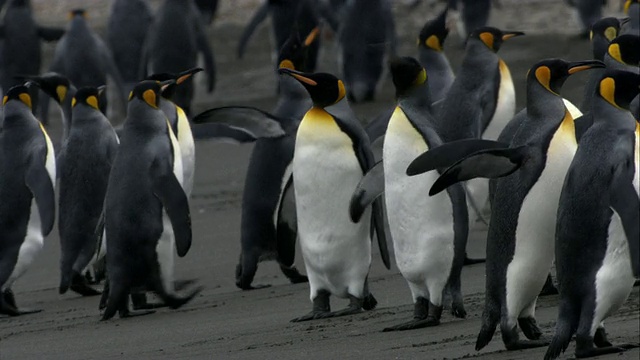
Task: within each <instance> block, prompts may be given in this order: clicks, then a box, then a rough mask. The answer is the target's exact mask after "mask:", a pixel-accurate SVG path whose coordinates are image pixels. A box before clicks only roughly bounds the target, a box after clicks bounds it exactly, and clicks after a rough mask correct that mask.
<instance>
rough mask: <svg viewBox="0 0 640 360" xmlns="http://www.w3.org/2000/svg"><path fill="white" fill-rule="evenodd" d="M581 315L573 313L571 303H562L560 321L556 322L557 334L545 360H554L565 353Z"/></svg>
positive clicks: (559, 311) (559, 314)
mask: <svg viewBox="0 0 640 360" xmlns="http://www.w3.org/2000/svg"><path fill="white" fill-rule="evenodd" d="M578 320H579V314H577V313H576V312H574V311H572V306H571V304H570V303H569V301H566V300H565V301H562V302H561V303H560V308H559V310H558V320H557V322H556V332H555V334H554V335H553V339H551V344H550V345H549V347H548V348H547V353H546V354H545V355H544V360H552V359H555V358H557V357H558V356H560V354H561V353H564V352H565V350H567V347H568V346H569V343H570V342H571V336H573V334H574V333H575V331H576V328H577V327H578Z"/></svg>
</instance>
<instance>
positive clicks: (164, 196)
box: [102, 80, 201, 320]
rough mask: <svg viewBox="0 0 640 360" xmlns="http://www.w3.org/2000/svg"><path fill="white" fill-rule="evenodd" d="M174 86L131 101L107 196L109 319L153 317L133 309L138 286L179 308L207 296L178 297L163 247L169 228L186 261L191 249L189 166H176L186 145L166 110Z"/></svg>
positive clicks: (152, 87)
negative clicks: (185, 177)
mask: <svg viewBox="0 0 640 360" xmlns="http://www.w3.org/2000/svg"><path fill="white" fill-rule="evenodd" d="M168 83H169V82H166V83H164V84H163V83H159V82H156V81H150V80H147V81H143V82H140V83H138V85H136V87H134V90H133V92H132V93H131V96H130V101H129V107H128V111H127V119H126V120H125V123H124V127H123V131H122V137H121V138H120V146H119V148H118V153H117V155H116V158H115V160H114V163H113V166H112V168H111V173H110V175H109V182H108V186H107V194H106V199H105V224H104V226H105V231H106V238H107V250H108V251H107V272H108V274H109V291H108V300H107V303H106V309H105V311H104V314H103V317H102V319H103V320H107V319H109V318H111V317H113V315H115V312H116V311H118V312H119V313H120V317H127V316H132V315H140V314H148V313H149V311H146V312H140V313H137V312H131V311H130V310H129V306H128V295H129V293H130V292H131V291H132V289H135V288H141V287H144V288H146V287H149V288H151V289H153V291H155V292H156V293H157V294H158V295H159V296H160V298H161V299H162V300H163V301H164V302H165V303H166V304H168V305H169V306H170V307H171V308H177V307H180V306H182V305H183V304H185V303H186V302H188V301H190V300H191V299H193V297H195V296H196V295H197V294H198V293H199V292H200V291H201V288H197V289H195V290H192V291H191V292H190V293H189V294H187V295H186V296H184V297H181V296H178V295H176V294H175V293H174V291H173V289H172V288H171V286H172V285H173V282H172V279H171V276H172V275H173V274H172V272H171V269H170V268H167V264H166V263H164V260H166V259H167V258H168V257H167V255H166V252H167V251H171V250H172V249H166V248H162V247H161V245H162V244H161V243H160V239H161V238H162V237H163V236H164V234H163V233H164V232H167V231H169V232H172V233H173V234H174V235H175V247H176V249H177V253H178V256H180V257H182V256H185V255H186V253H187V252H188V250H189V248H190V246H191V220H190V213H189V203H188V199H187V197H186V195H185V193H184V190H183V188H182V184H181V182H180V180H181V179H180V177H182V169H181V168H179V166H178V167H176V163H180V157H179V154H180V152H179V147H178V145H177V141H176V140H175V136H174V135H173V132H172V130H171V126H170V125H169V123H168V121H167V118H166V116H165V115H164V113H163V112H162V110H160V108H159V105H160V96H161V95H160V94H161V91H162V87H163V86H164V85H167V84H168ZM133 154H135V155H133ZM143 209H144V211H142V210H143ZM165 217H168V219H169V221H166V219H165ZM171 256H172V254H171Z"/></svg>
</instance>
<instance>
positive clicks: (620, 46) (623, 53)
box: [607, 34, 640, 66]
mask: <svg viewBox="0 0 640 360" xmlns="http://www.w3.org/2000/svg"><path fill="white" fill-rule="evenodd" d="M607 52H608V53H609V56H611V57H612V58H614V59H615V60H616V61H618V62H620V63H622V64H626V65H632V66H640V37H639V36H636V35H632V34H625V35H620V36H618V37H617V38H615V39H613V41H611V43H610V44H609V48H608V49H607Z"/></svg>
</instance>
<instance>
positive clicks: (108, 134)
mask: <svg viewBox="0 0 640 360" xmlns="http://www.w3.org/2000/svg"><path fill="white" fill-rule="evenodd" d="M102 91H104V88H80V89H79V90H78V91H77V92H76V94H75V96H74V98H73V101H72V104H73V122H72V124H71V131H70V133H69V137H68V138H67V141H66V142H65V144H64V146H63V148H62V150H61V151H60V153H59V154H58V169H59V178H60V184H59V187H60V197H59V199H60V200H59V201H60V203H59V204H60V207H59V218H58V230H59V232H60V245H61V254H62V259H61V262H60V272H61V280H60V293H61V294H64V293H65V292H67V290H68V289H69V288H71V290H73V291H75V292H76V293H78V294H80V295H83V296H91V295H99V294H100V292H99V291H97V290H95V289H93V288H91V287H90V286H89V285H88V284H86V279H85V277H84V275H83V274H84V272H85V271H86V269H87V268H88V267H89V265H90V264H91V261H92V259H93V257H94V254H95V253H96V250H97V249H96V244H98V238H97V234H96V232H95V229H96V226H97V224H98V221H99V219H100V216H101V214H102V208H103V204H104V199H105V193H106V191H107V180H108V179H109V172H110V170H111V164H112V163H113V160H114V158H115V156H116V152H117V147H118V138H117V136H116V133H115V131H114V130H113V128H112V127H111V124H110V123H109V120H108V119H107V118H106V117H105V116H104V115H103V114H102V113H101V112H100V107H99V101H100V100H99V99H100V93H101V92H102Z"/></svg>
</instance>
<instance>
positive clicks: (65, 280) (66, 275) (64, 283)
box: [58, 271, 71, 294]
mask: <svg viewBox="0 0 640 360" xmlns="http://www.w3.org/2000/svg"><path fill="white" fill-rule="evenodd" d="M69 286H71V271H68V272H63V273H62V277H61V278H60V287H59V288H58V292H59V293H60V294H64V293H66V292H67V291H68V290H69Z"/></svg>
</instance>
